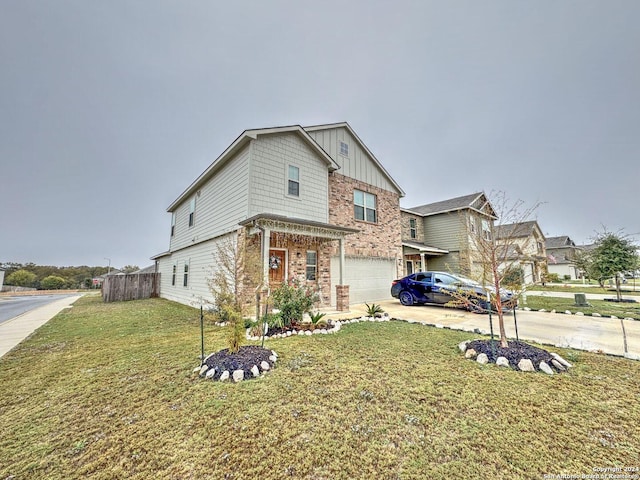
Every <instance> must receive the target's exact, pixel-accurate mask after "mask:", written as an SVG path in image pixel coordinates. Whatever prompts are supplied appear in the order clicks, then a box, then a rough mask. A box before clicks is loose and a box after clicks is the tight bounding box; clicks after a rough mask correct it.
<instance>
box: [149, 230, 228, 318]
mask: <svg viewBox="0 0 640 480" xmlns="http://www.w3.org/2000/svg"><path fill="white" fill-rule="evenodd" d="M236 237H237V233H236V232H235V231H234V232H232V233H229V234H227V235H223V236H220V237H217V238H214V239H212V240H209V241H206V242H203V243H200V244H198V245H194V246H192V247H190V248H186V249H184V250H180V251H178V252H174V253H172V254H171V255H167V256H165V257H162V258H161V259H160V260H159V262H158V271H159V272H160V296H161V297H162V298H166V299H168V300H172V301H174V302H178V303H182V304H185V305H191V306H192V307H200V304H201V303H202V300H203V299H205V300H208V301H212V300H213V297H212V295H211V292H210V291H209V286H208V280H209V279H210V278H211V277H212V276H213V274H214V272H215V269H216V261H215V255H216V252H217V251H218V248H219V246H220V245H224V242H227V241H230V240H233V239H235V238H236ZM185 264H188V265H189V278H188V283H187V286H186V287H185V286H184V266H185ZM174 265H175V266H176V280H175V285H172V276H173V266H174Z"/></svg>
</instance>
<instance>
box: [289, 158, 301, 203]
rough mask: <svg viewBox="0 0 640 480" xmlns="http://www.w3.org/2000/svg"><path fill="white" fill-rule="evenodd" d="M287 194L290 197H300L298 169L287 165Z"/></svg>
mask: <svg viewBox="0 0 640 480" xmlns="http://www.w3.org/2000/svg"><path fill="white" fill-rule="evenodd" d="M287 194H288V195H291V196H292V197H299V196H300V169H299V168H298V167H295V166H293V165H289V175H288V182H287Z"/></svg>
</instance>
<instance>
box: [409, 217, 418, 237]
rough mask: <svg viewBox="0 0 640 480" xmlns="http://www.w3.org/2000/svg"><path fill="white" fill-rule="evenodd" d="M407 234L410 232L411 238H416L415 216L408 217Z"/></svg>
mask: <svg viewBox="0 0 640 480" xmlns="http://www.w3.org/2000/svg"><path fill="white" fill-rule="evenodd" d="M409 234H410V236H411V238H417V237H418V230H417V228H416V219H415V218H410V219H409Z"/></svg>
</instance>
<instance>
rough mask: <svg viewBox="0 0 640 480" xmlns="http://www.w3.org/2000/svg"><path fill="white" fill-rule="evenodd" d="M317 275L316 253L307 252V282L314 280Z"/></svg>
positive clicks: (312, 251) (313, 251)
mask: <svg viewBox="0 0 640 480" xmlns="http://www.w3.org/2000/svg"><path fill="white" fill-rule="evenodd" d="M317 273H318V252H316V251H315V250H307V280H315V279H316V276H317Z"/></svg>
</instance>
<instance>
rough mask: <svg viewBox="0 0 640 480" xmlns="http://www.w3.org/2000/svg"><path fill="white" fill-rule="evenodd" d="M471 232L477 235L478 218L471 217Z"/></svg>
mask: <svg viewBox="0 0 640 480" xmlns="http://www.w3.org/2000/svg"><path fill="white" fill-rule="evenodd" d="M469 231H470V232H471V233H476V218H475V217H469Z"/></svg>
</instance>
